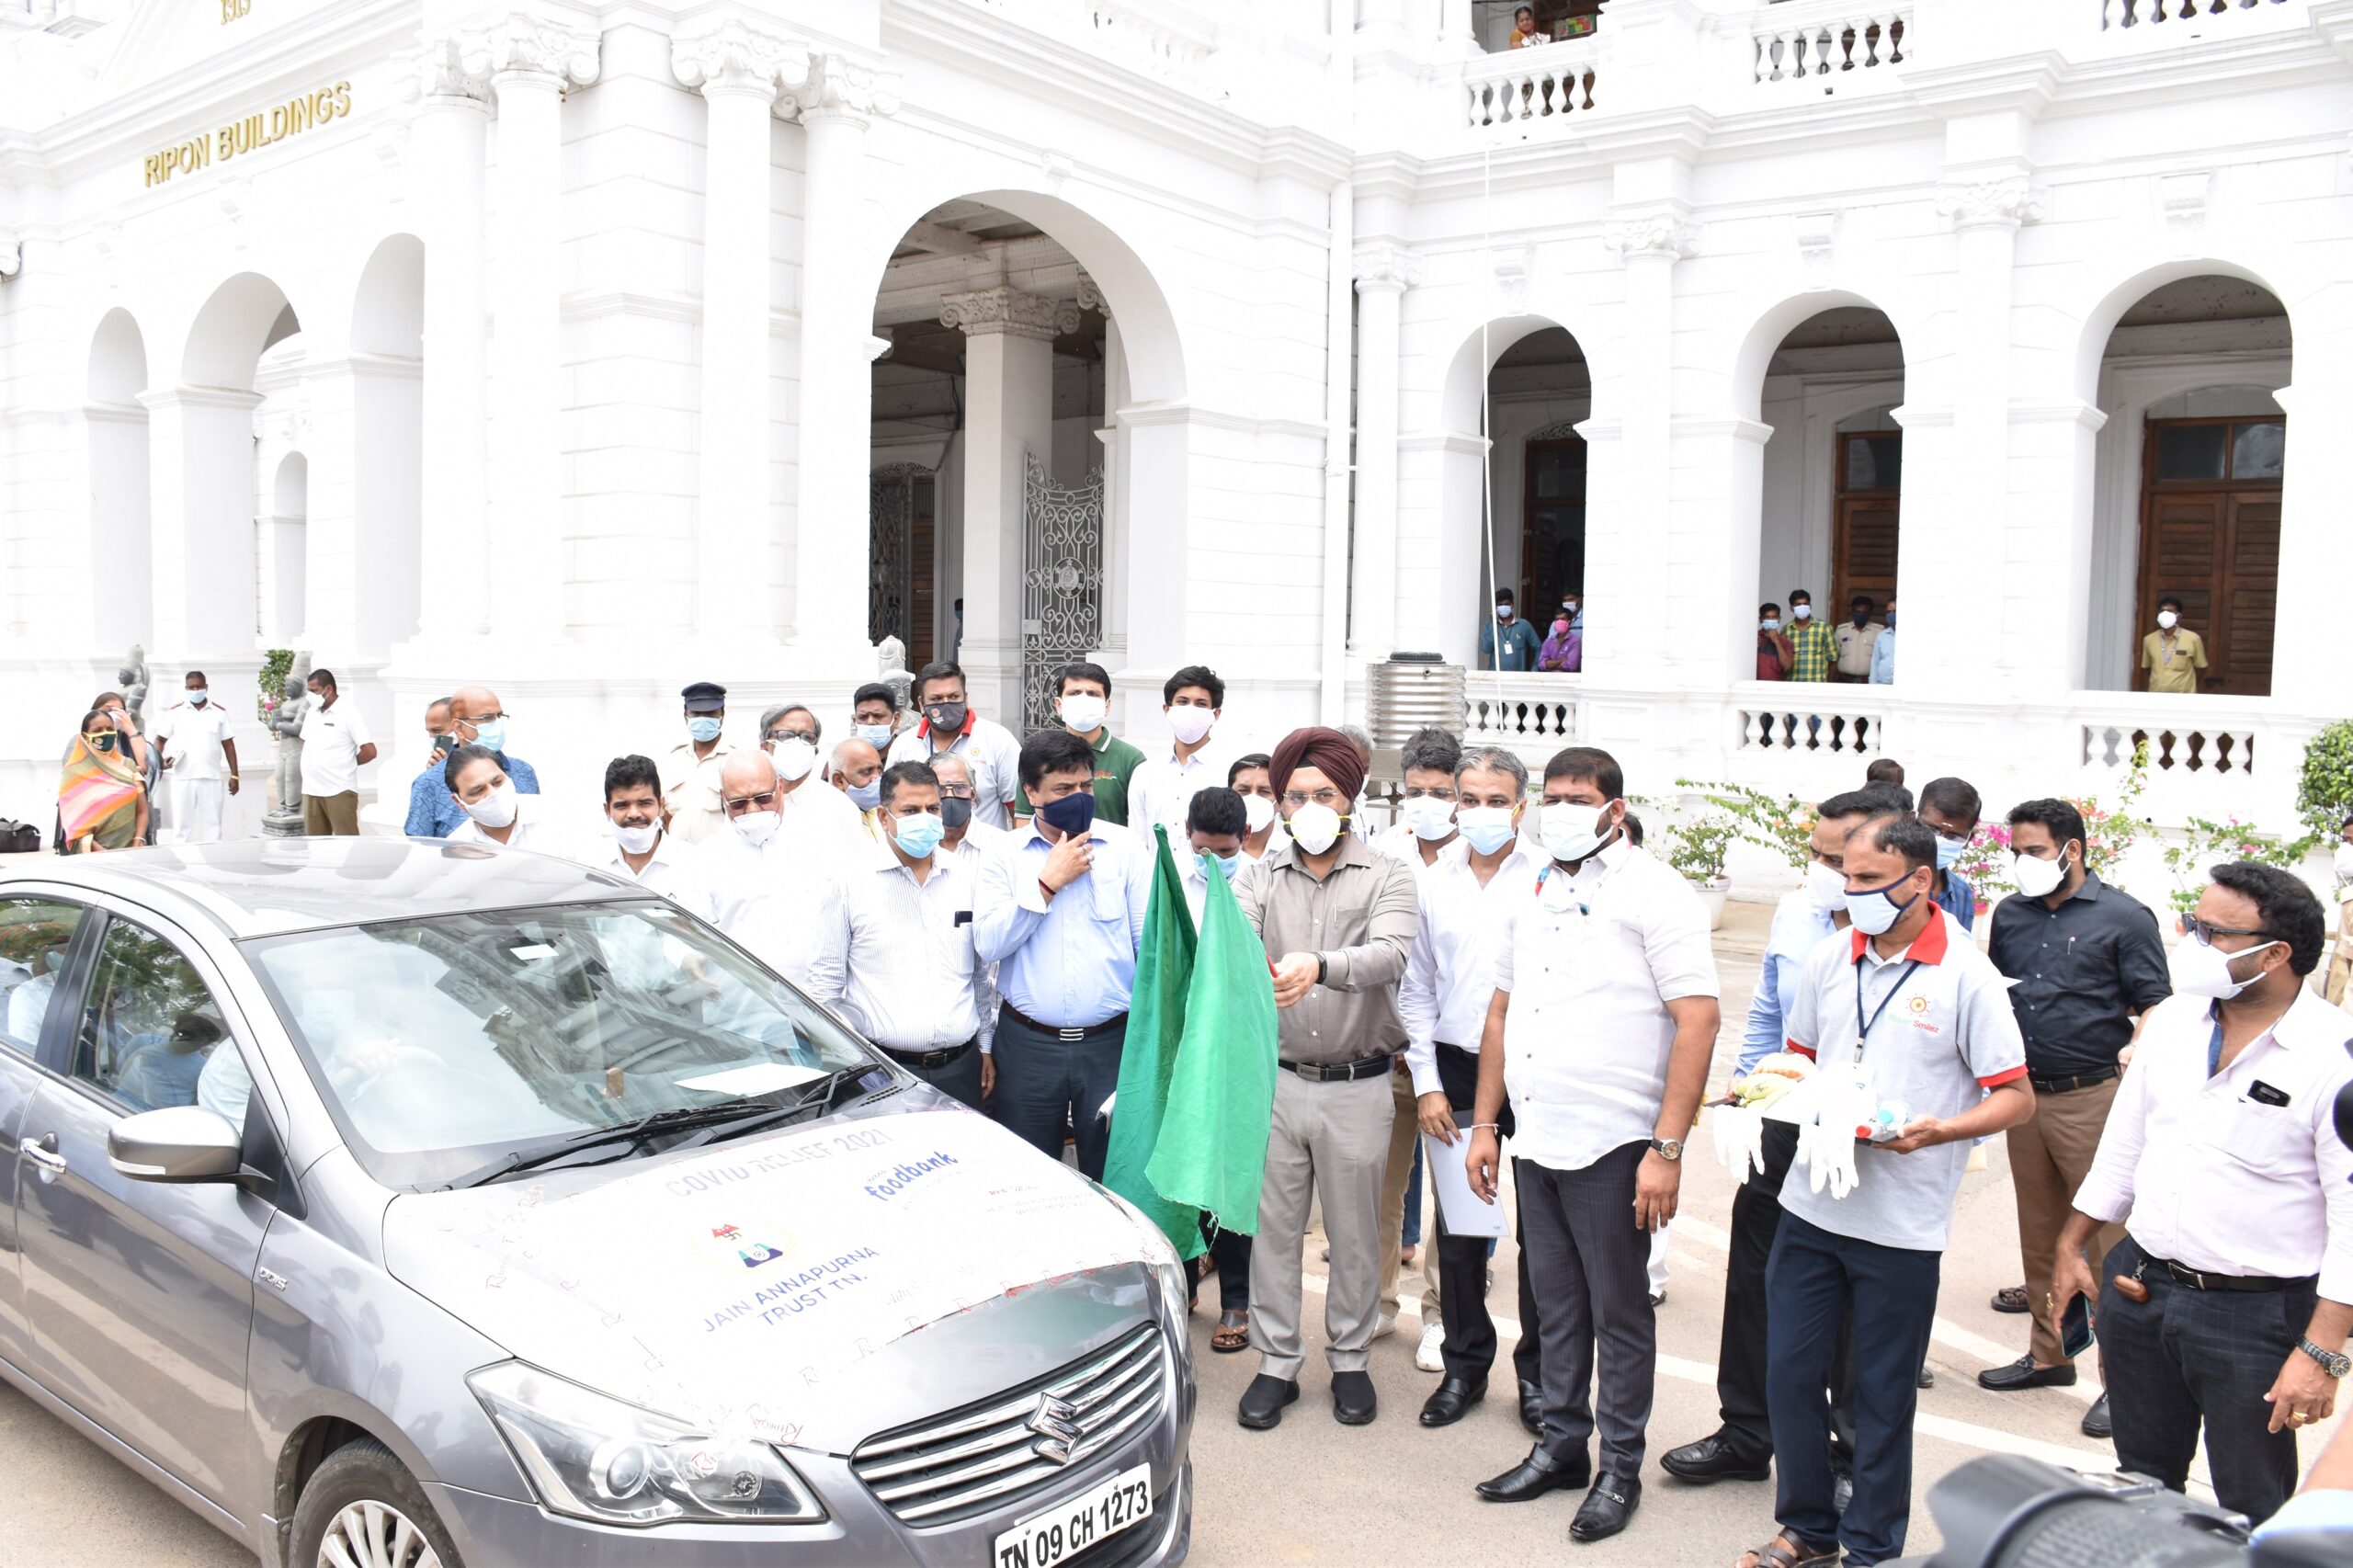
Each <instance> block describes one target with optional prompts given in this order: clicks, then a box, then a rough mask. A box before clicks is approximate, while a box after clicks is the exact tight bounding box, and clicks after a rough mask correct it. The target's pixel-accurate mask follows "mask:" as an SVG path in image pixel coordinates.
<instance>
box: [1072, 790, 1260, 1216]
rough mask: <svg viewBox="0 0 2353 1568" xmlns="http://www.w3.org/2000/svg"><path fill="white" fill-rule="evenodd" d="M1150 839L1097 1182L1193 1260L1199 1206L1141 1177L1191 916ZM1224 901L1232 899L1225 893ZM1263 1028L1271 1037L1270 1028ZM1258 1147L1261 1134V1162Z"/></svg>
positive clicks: (1159, 1109) (1163, 1103)
mask: <svg viewBox="0 0 2353 1568" xmlns="http://www.w3.org/2000/svg"><path fill="white" fill-rule="evenodd" d="M1153 834H1154V836H1155V837H1156V838H1157V839H1158V840H1159V860H1158V863H1157V864H1156V865H1154V868H1153V875H1152V902H1151V903H1149V904H1148V905H1146V906H1145V909H1144V916H1143V944H1142V947H1141V948H1140V949H1138V951H1137V953H1136V975H1135V986H1134V991H1133V995H1132V998H1131V1001H1130V1002H1129V1004H1128V1032H1127V1042H1126V1044H1124V1045H1123V1046H1121V1047H1120V1086H1119V1089H1118V1091H1117V1093H1116V1094H1115V1096H1114V1097H1113V1099H1112V1102H1111V1139H1110V1146H1109V1148H1108V1150H1107V1151H1106V1152H1105V1154H1104V1160H1103V1185H1104V1186H1106V1187H1109V1188H1110V1189H1111V1190H1112V1191H1113V1192H1116V1193H1118V1194H1119V1195H1120V1197H1122V1198H1124V1199H1127V1200H1128V1201H1129V1202H1131V1203H1132V1204H1134V1205H1135V1206H1136V1207H1137V1208H1139V1209H1141V1210H1143V1211H1144V1212H1145V1213H1146V1214H1149V1215H1151V1216H1152V1220H1153V1223H1154V1224H1156V1225H1158V1226H1159V1227H1160V1228H1161V1230H1162V1231H1163V1232H1165V1233H1166V1234H1167V1236H1168V1239H1169V1241H1170V1242H1171V1243H1172V1244H1174V1245H1175V1246H1176V1256H1179V1257H1187V1258H1190V1257H1199V1256H1200V1255H1201V1252H1202V1250H1203V1247H1204V1245H1205V1244H1204V1243H1203V1242H1202V1240H1201V1214H1200V1207H1199V1205H1198V1204H1192V1205H1188V1204H1182V1203H1171V1202H1169V1201H1168V1200H1167V1199H1164V1198H1162V1197H1161V1196H1160V1194H1159V1193H1158V1192H1157V1191H1155V1190H1154V1187H1153V1184H1152V1182H1151V1181H1150V1180H1149V1179H1148V1178H1147V1177H1146V1176H1145V1174H1144V1167H1145V1165H1147V1164H1148V1163H1150V1161H1151V1160H1152V1157H1153V1151H1154V1147H1155V1146H1156V1145H1157V1144H1158V1143H1159V1142H1160V1128H1161V1120H1162V1118H1163V1116H1164V1115H1165V1112H1166V1110H1167V1107H1168V1082H1169V1077H1170V1075H1171V1074H1172V1073H1173V1072H1174V1071H1175V1069H1176V1056H1177V1042H1178V1041H1179V1040H1182V1039H1183V1038H1184V1035H1185V1006H1186V994H1187V992H1188V988H1189V986H1190V984H1191V982H1192V976H1193V916H1192V914H1191V912H1190V911H1188V909H1186V907H1185V884H1184V881H1183V880H1182V879H1181V878H1179V877H1178V875H1177V873H1176V858H1175V857H1174V856H1172V855H1171V854H1170V853H1169V852H1168V830H1167V829H1166V828H1165V827H1161V826H1158V825H1155V826H1154V828H1153ZM1227 902H1228V903H1231V902H1233V895H1232V894H1230V893H1229V894H1228V895H1227ZM1261 967H1264V966H1263V963H1262V965H1261ZM1269 994H1270V995H1271V994H1272V993H1271V991H1270V992H1269ZM1270 1006H1271V1004H1270ZM1268 1028H1269V1038H1271V1030H1272V1025H1271V1024H1270V1025H1269V1026H1268ZM1265 1143H1266V1140H1265V1138H1264V1137H1263V1136H1262V1137H1261V1138H1260V1139H1259V1145H1260V1156H1261V1159H1262V1160H1263V1158H1264V1153H1265Z"/></svg>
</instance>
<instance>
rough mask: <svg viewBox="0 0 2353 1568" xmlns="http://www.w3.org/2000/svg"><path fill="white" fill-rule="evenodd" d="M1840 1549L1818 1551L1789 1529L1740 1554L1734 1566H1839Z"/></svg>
mask: <svg viewBox="0 0 2353 1568" xmlns="http://www.w3.org/2000/svg"><path fill="white" fill-rule="evenodd" d="M1838 1558H1839V1549H1838V1548H1837V1547H1836V1546H1835V1545H1834V1546H1831V1547H1828V1548H1826V1549H1825V1550H1823V1551H1813V1549H1812V1548H1810V1547H1808V1546H1807V1545H1806V1544H1805V1542H1803V1541H1802V1540H1798V1538H1797V1537H1795V1536H1793V1535H1791V1534H1790V1533H1789V1532H1788V1531H1787V1530H1784V1531H1782V1532H1781V1533H1780V1534H1779V1535H1777V1536H1775V1537H1774V1538H1773V1539H1772V1540H1768V1541H1767V1542H1766V1543H1765V1544H1764V1545H1762V1546H1756V1547H1751V1548H1749V1549H1748V1550H1747V1551H1744V1552H1742V1553H1741V1554H1740V1561H1739V1562H1736V1563H1734V1564H1733V1568H1837V1562H1838Z"/></svg>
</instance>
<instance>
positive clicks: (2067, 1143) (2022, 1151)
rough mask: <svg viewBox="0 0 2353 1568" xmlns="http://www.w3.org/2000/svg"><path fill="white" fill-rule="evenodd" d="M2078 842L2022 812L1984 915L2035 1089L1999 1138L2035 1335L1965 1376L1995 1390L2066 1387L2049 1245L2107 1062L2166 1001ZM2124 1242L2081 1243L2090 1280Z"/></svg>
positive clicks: (2146, 954)
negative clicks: (2009, 1357)
mask: <svg viewBox="0 0 2353 1568" xmlns="http://www.w3.org/2000/svg"><path fill="white" fill-rule="evenodd" d="M2085 843H2086V837H2085V832H2084V818H2083V814H2082V813H2081V812H2078V811H2076V810H2075V807H2074V806H2071V805H2069V804H2068V803H2067V802H2066V801H2049V800H2046V801H2027V802H2025V803H2024V804H2023V805H2020V806H2018V807H2017V808H2016V809H2014V810H2013V811H2012V812H2010V849H2011V852H2012V853H2013V854H2014V855H2015V856H2016V857H2017V859H2016V862H2015V865H2014V868H2013V875H2014V877H2015V880H2016V881H2017V882H2018V895H2017V896H2016V897H2013V898H2006V899H2004V900H2003V901H2002V902H2001V903H2000V904H1999V905H1998V906H1996V907H1995V911H1994V930H1993V939H1992V954H1993V959H1994V967H1995V969H1998V970H2000V971H2002V974H2003V976H2004V977H2005V978H2006V979H2007V980H2008V981H2009V982H2010V1006H2012V1007H2013V1008H2014V1009H2016V1010H2017V1013H2018V1032H2019V1033H2020V1034H2022V1035H2024V1036H2025V1037H2026V1070H2027V1080H2028V1082H2029V1084H2030V1085H2032V1086H2033V1089H2034V1102H2035V1112H2034V1119H2033V1120H2031V1121H2029V1122H2027V1123H2025V1124H2024V1125H2023V1126H2019V1127H2013V1128H2011V1129H2010V1131H2009V1132H2008V1133H2007V1134H2006V1136H2007V1138H2008V1140H2009V1146H2010V1183H2011V1187H2012V1188H2013V1189H2014V1191H2015V1192H2016V1194H2017V1197H2018V1251H2019V1252H2020V1254H2021V1255H2023V1256H2024V1259H2025V1262H2026V1297H2027V1305H2028V1307H2029V1310H2030V1311H2031V1312H2033V1314H2034V1331H2033V1343H2032V1347H2031V1348H2030V1349H2029V1351H2028V1352H2027V1354H2025V1355H2024V1356H2021V1357H2019V1358H2018V1359H2017V1360H2016V1361H2013V1362H2012V1363H2010V1364H2009V1365H2008V1366H2006V1367H1996V1368H1994V1369H1992V1370H1990V1371H1984V1372H1980V1373H1978V1374H1977V1381H1979V1382H1980V1383H1982V1384H1983V1385H1984V1386H1985V1387H1986V1388H1989V1389H1995V1390H1997V1391H2005V1392H2006V1391H2009V1390H2013V1389H2028V1388H2040V1387H2043V1386H2046V1385H2051V1384H2059V1385H2065V1384H2071V1383H2073V1382H2074V1381H2075V1365H2074V1363H2073V1362H2072V1361H2070V1360H2069V1359H2068V1358H2067V1355H2066V1352H2065V1350H2064V1349H2063V1347H2062V1346H2061V1345H2060V1340H2059V1325H2058V1323H2057V1321H2056V1320H2055V1318H2054V1316H2053V1314H2052V1311H2051V1290H2052V1283H2051V1280H2052V1269H2053V1267H2054V1260H2055V1248H2056V1246H2057V1244H2058V1240H2059V1232H2060V1230H2061V1228H2062V1227H2063V1226H2064V1225H2065V1224H2066V1222H2067V1219H2068V1215H2069V1212H2070V1210H2071V1208H2072V1202H2071V1200H2072V1199H2074V1197H2075V1189H2076V1188H2077V1187H2080V1186H2082V1185H2083V1181H2084V1178H2085V1176H2087V1175H2089V1174H2090V1172H2091V1167H2092V1156H2093V1155H2094V1154H2096V1153H2098V1151H2099V1135H2100V1132H2101V1130H2102V1129H2104V1128H2105V1127H2106V1126H2107V1125H2108V1108H2109V1103H2110V1102H2111V1101H2113V1100H2114V1099H2115V1098H2116V1089H2117V1084H2118V1080H2119V1079H2120V1077H2121V1076H2122V1067H2121V1065H2120V1062H2118V1057H2119V1056H2120V1054H2121V1053H2122V1052H2123V1051H2124V1049H2125V1047H2126V1046H2128V1045H2130V1044H2131V1041H2132V1038H2133V1036H2134V1034H2135V1033H2137V1032H2138V1028H2139V1025H2138V1022H2137V1019H2138V1017H2139V1016H2140V1015H2142V1014H2143V1013H2145V1012H2147V1011H2148V1010H2149V1009H2150V1008H2151V1007H2154V1006H2156V1005H2157V1004H2158V1003H2159V1002H2162V1001H2164V1000H2165V997H2166V996H2167V995H2168V994H2171V992H2172V989H2173V987H2172V984H2171V983H2170V981H2169V980H2168V978H2167V975H2166V971H2165V942H2164V941H2163V939H2162V938H2160V937H2158V935H2157V919H2156V916H2155V915H2152V914H2150V913H2149V910H2148V906H2147V905H2145V904H2143V903H2138V902H2136V901H2134V900H2133V899H2131V898H2129V897H2127V896H2126V895H2125V894H2124V893H2122V892H2119V891H2118V890H2117V889H2115V888H2112V887H2109V885H2108V884H2107V883H2105V882H2103V881H2100V880H2099V879H2098V878H2097V877H2096V876H2094V875H2092V873H2091V872H2090V871H2089V870H2088V869H2086V867H2085V865H2084V848H2085ZM2122 1234H2123V1232H2122V1229H2121V1227H2120V1226H2115V1225H2109V1226H2104V1227H2103V1228H2102V1229H2101V1231H2100V1233H2098V1235H2097V1236H2096V1237H2095V1238H2094V1239H2093V1242H2092V1244H2091V1248H2090V1256H2091V1263H2092V1269H2093V1272H2094V1273H2095V1275H2097V1272H2098V1269H2099V1264H2100V1258H2101V1256H2103V1255H2104V1254H2105V1253H2106V1252H2107V1250H2108V1249H2109V1246H2111V1245H2112V1244H2115V1243H2116V1242H2117V1241H2118V1240H2119V1239H2120V1237H2121V1236H2122ZM2084 1430H2085V1431H2086V1433H2088V1434H2090V1435H2091V1436H2093V1437H2107V1436H2108V1401H2107V1399H2106V1398H2105V1397H2103V1398H2102V1399H2101V1400H2100V1401H2099V1402H2098V1403H2096V1404H2094V1405H2093V1406H2092V1409H2091V1412H2090V1414H2088V1415H2086V1416H2085V1417H2084Z"/></svg>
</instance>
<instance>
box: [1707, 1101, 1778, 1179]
mask: <svg viewBox="0 0 2353 1568" xmlns="http://www.w3.org/2000/svg"><path fill="white" fill-rule="evenodd" d="M1708 1125H1709V1127H1710V1128H1711V1129H1712V1130H1713V1131H1714V1132H1715V1137H1716V1158H1717V1159H1718V1160H1720V1161H1722V1163H1723V1167H1724V1169H1726V1170H1728V1171H1730V1172H1732V1173H1733V1175H1734V1176H1738V1177H1739V1178H1740V1179H1741V1180H1742V1181H1743V1182H1745V1181H1747V1180H1748V1176H1749V1173H1750V1172H1751V1171H1755V1172H1756V1174H1757V1175H1758V1176H1763V1175H1764V1174H1765V1116H1764V1113H1763V1112H1762V1111H1759V1110H1756V1109H1754V1108H1751V1107H1748V1106H1737V1105H1727V1106H1717V1107H1715V1108H1712V1109H1711V1110H1710V1111H1709V1112H1708Z"/></svg>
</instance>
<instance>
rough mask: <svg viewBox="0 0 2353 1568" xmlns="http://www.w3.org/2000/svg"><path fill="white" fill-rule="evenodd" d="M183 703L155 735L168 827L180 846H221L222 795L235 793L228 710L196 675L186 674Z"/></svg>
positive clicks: (168, 712)
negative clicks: (165, 783)
mask: <svg viewBox="0 0 2353 1568" xmlns="http://www.w3.org/2000/svg"><path fill="white" fill-rule="evenodd" d="M187 690H188V698H187V699H186V700H185V701H182V702H176V703H174V704H173V705H172V706H171V707H170V708H169V709H168V710H165V714H164V722H163V725H162V726H161V728H159V729H158V730H157V731H156V733H155V749H156V750H157V751H158V752H161V753H162V754H163V757H164V769H165V777H166V778H169V779H170V780H171V783H172V822H173V824H174V825H175V826H176V828H177V830H178V833H179V841H180V842H181V843H182V844H218V843H220V842H221V813H222V808H223V805H224V792H225V794H227V795H233V794H235V793H236V792H237V743H236V742H235V741H233V740H232V739H230V738H229V710H227V709H225V708H223V707H222V706H221V705H220V704H219V703H217V702H215V701H213V700H212V693H211V691H210V687H209V683H208V682H207V681H206V680H205V678H204V672H203V671H202V670H190V671H188V681H187Z"/></svg>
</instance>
